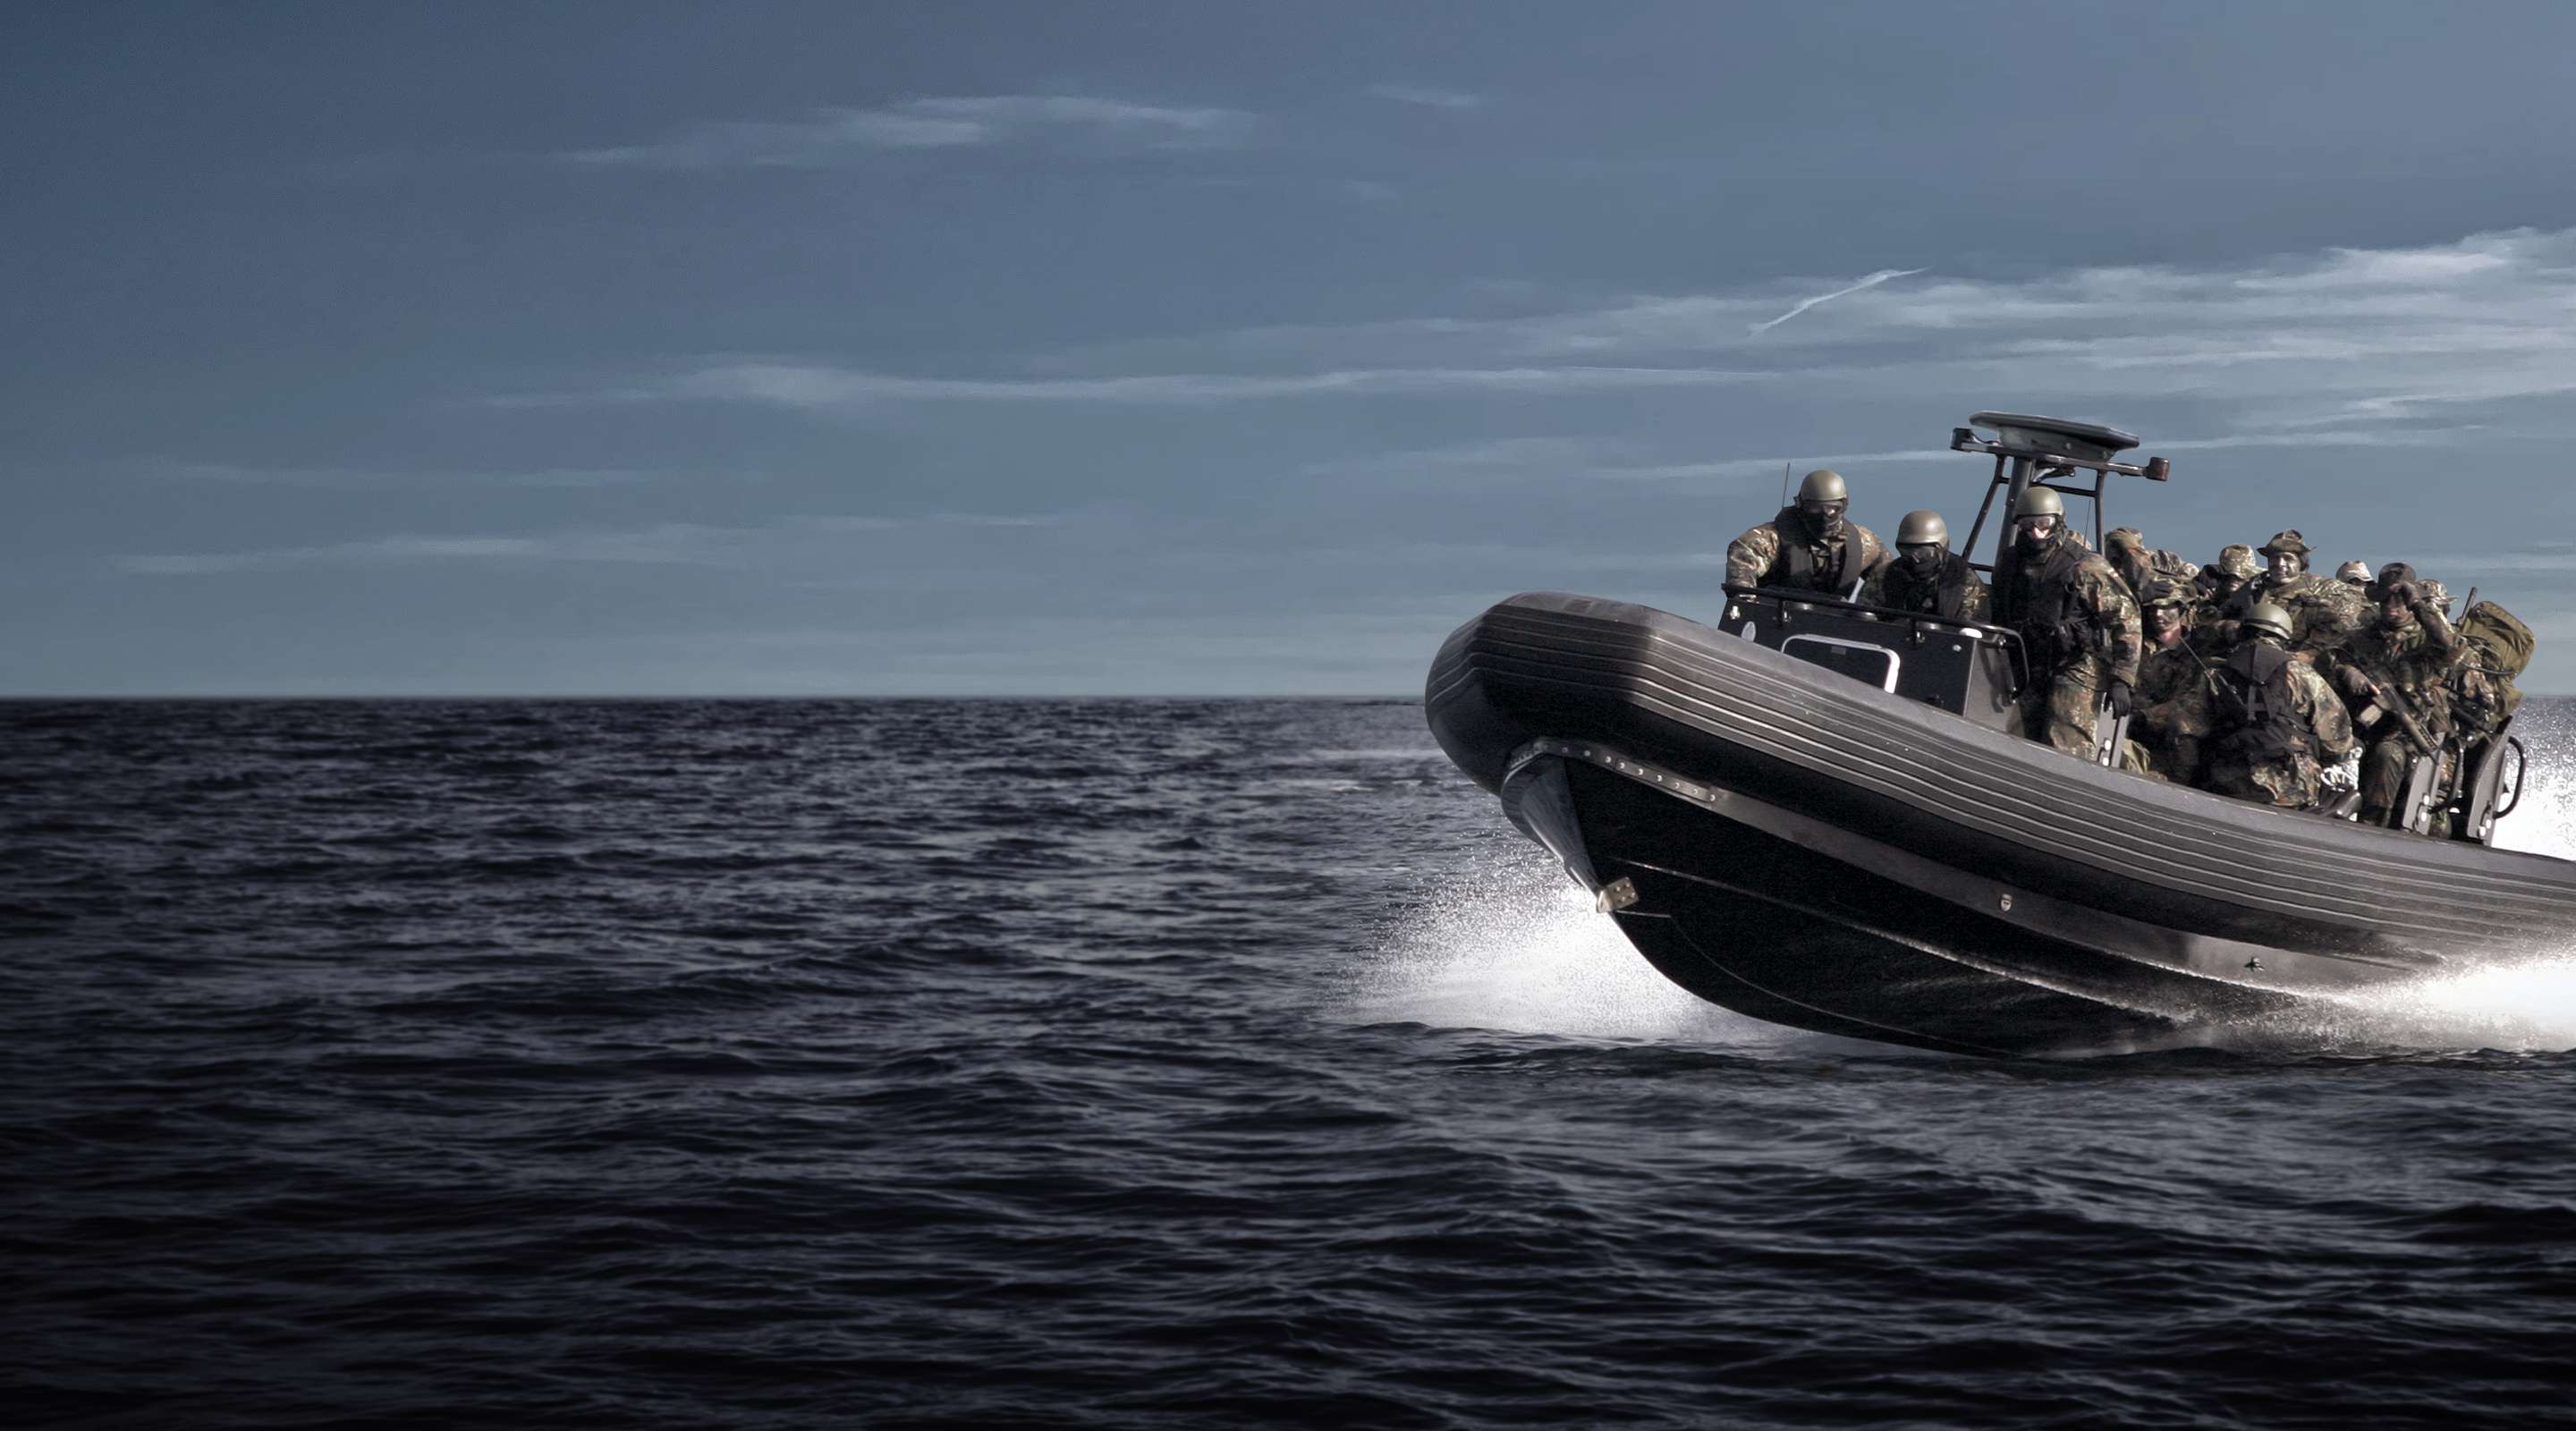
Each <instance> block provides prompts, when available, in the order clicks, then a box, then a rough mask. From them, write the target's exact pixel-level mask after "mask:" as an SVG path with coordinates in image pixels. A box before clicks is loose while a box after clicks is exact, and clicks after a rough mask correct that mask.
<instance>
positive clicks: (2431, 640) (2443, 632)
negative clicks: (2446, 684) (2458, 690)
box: [2415, 593, 2460, 661]
mask: <svg viewBox="0 0 2576 1431" xmlns="http://www.w3.org/2000/svg"><path fill="white" fill-rule="evenodd" d="M2415 619H2416V620H2417V621H2419V622H2421V623H2423V626H2424V644H2425V645H2426V646H2427V647H2429V648H2431V649H2432V650H2434V651H2436V652H2439V653H2440V654H2441V657H2442V659H2443V660H2444V661H2449V660H2451V659H2452V658H2454V657H2456V656H2458V655H2459V654H2460V633H2459V631H2458V630H2457V629H2455V628H2454V627H2453V626H2452V625H2451V618H2449V617H2447V616H2445V615H2443V614H2442V608H2441V607H2439V606H2436V605H2434V604H2433V598H2431V597H2429V596H2425V595H2422V594H2421V593H2418V594H2417V595H2416V597H2415Z"/></svg>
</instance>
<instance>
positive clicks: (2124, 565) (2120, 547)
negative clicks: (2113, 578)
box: [2102, 527, 2200, 596]
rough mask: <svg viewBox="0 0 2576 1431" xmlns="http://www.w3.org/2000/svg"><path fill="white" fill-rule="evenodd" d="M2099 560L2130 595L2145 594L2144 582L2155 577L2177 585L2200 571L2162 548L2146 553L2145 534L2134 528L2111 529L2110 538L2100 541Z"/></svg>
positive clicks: (2175, 553) (2178, 553)
mask: <svg viewBox="0 0 2576 1431" xmlns="http://www.w3.org/2000/svg"><path fill="white" fill-rule="evenodd" d="M2102 557H2103V560H2105V561H2108V562H2109V563H2111V570H2113V571H2116V572H2118V573H2119V574H2120V580H2122V581H2125V582H2127V583H2128V584H2129V594H2130V595H2132V596H2143V595H2145V594H2146V590H2147V583H2148V582H2149V581H2150V580H2152V579H2154V578H2156V577H2159V576H2169V577H2172V578H2173V579H2174V580H2175V581H2178V582H2180V581H2189V580H2191V579H2192V578H2194V577H2196V576H2198V575H2200V568H2199V567H2197V566H2195V565H2193V564H2192V563H2190V562H2188V561H2185V560H2184V559H2183V556H2182V553H2180V552H2169V551H2166V550H2165V549H2163V548H2162V547H2158V548H2156V549H2154V550H2152V551H2150V550H2149V549H2148V547H2147V538H2146V535H2145V534H2144V533H2142V532H2140V531H2139V530H2138V529H2137V528H2135V527H2113V528H2112V529H2111V535H2109V536H2107V537H2104V538H2103V539H2102Z"/></svg>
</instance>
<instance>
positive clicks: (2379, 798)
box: [2335, 562, 2460, 825]
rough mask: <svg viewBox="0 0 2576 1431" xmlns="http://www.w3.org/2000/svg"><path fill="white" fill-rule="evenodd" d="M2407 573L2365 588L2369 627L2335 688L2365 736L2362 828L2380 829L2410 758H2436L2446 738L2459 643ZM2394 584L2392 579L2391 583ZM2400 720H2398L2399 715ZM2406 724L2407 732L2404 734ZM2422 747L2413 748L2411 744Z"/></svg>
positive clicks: (2399, 567) (2346, 654) (2399, 570)
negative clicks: (2373, 604)
mask: <svg viewBox="0 0 2576 1431" xmlns="http://www.w3.org/2000/svg"><path fill="white" fill-rule="evenodd" d="M2414 574H2415V573H2414V569H2413V568H2411V567H2408V566H2406V565H2405V564H2404V563H2402V562H2391V563H2389V565H2388V567H2387V569H2386V570H2385V571H2383V572H2382V573H2381V577H2382V579H2381V580H2380V581H2376V582H2373V583H2371V585H2370V588H2369V595H2370V596H2371V597H2372V599H2374V600H2375V601H2377V602H2378V614H2377V615H2376V616H2375V617H2374V618H2373V619H2372V620H2371V622H2370V624H2369V625H2367V626H2364V627H2363V628H2362V629H2360V630H2359V631H2356V632H2354V633H2353V636H2352V640H2351V641H2349V642H2347V643H2346V644H2345V646H2344V650H2343V655H2342V659H2341V661H2340V663H2339V665H2338V666H2337V668H2336V671H2335V684H2336V685H2337V686H2339V687H2341V688H2342V690H2343V695H2344V700H2345V702H2346V703H2347V704H2349V705H2350V706H2351V708H2352V712H2353V723H2354V724H2355V725H2357V726H2359V727H2360V728H2361V729H2362V730H2363V731H2364V732H2366V733H2367V735H2368V738H2369V740H2370V745H2369V748H2368V749H2366V750H2364V751H2363V752H2362V756H2361V810H2360V817H2361V822H2362V823H2363V824H2365V825H2385V824H2387V823H2388V815H2389V811H2390V810H2391V809H2392V808H2394V807H2395V806H2396V804H2397V800H2398V796H2399V793H2400V792H2401V791H2402V790H2403V789H2404V788H2405V785H2406V772H2407V770H2408V768H2409V767H2411V766H2412V765H2413V764H2414V760H2415V757H2416V756H2417V755H2419V754H2420V755H2430V756H2435V757H2437V758H2438V757H2439V756H2440V755H2441V754H2442V745H2443V741H2444V739H2445V737H2447V736H2449V735H2450V733H2451V701H2450V695H2449V690H2448V686H2449V682H2450V678H2451V669H2452V666H2453V665H2454V663H2456V662H2457V661H2458V659H2459V655H2460V638H2459V636H2458V635H2457V634H2456V633H2454V632H2453V631H2452V629H2451V623H2450V621H2449V620H2448V619H2447V618H2445V617H2444V616H2443V615H2442V609H2441V608H2440V607H2438V606H2436V605H2434V604H2433V602H2432V601H2431V599H2430V598H2428V597H2426V596H2425V595H2424V594H2423V590H2422V589H2421V588H2420V587H2418V586H2417V585H2416V584H2415V582H2414V580H2413V577H2414ZM2392 578H2393V579H2392ZM2401 711H2402V712H2403V717H2402V718H2401V716H2400V714H2399V713H2400V712H2401ZM2408 720H2411V721H2412V722H2413V724H2414V727H2415V728H2414V730H2413V731H2412V732H2409V731H2408V730H2407V729H2406V724H2407V721H2408ZM2419 737H2420V738H2421V740H2422V741H2423V742H2424V744H2423V745H2422V746H2420V747H2419V745H2418V743H2417V741H2418V738H2419Z"/></svg>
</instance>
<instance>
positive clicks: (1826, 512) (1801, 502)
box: [1726, 467, 1890, 596]
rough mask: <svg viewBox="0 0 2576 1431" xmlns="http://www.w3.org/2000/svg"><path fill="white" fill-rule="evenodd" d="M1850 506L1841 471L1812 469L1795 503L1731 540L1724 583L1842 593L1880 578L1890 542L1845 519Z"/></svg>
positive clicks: (1728, 544) (1728, 547)
mask: <svg viewBox="0 0 2576 1431" xmlns="http://www.w3.org/2000/svg"><path fill="white" fill-rule="evenodd" d="M1850 506H1851V492H1850V490H1849V489H1848V488H1847V487H1845V486H1844V485H1843V477H1842V474H1841V473H1839V472H1835V471H1832V470H1831V469H1829V468H1823V467H1819V468H1817V469H1816V470H1815V471H1813V472H1810V473H1808V474H1807V478H1806V480H1805V481H1803V482H1800V483H1799V484H1798V500H1797V502H1796V504H1795V505H1792V506H1787V507H1783V508H1781V509H1780V515H1778V516H1776V517H1773V518H1772V519H1771V520H1769V521H1767V522H1764V523H1763V524H1762V525H1760V526H1758V527H1755V528H1754V529H1753V530H1751V531H1749V532H1746V533H1745V534H1744V535H1742V536H1740V537H1737V538H1736V539H1735V540H1734V541H1731V542H1729V543H1727V545H1726V584H1727V585H1728V586H1731V587H1743V586H1770V587H1786V588H1789V589H1791V590H1795V591H1817V592H1827V593H1830V594H1832V595H1835V596H1841V595H1844V594H1845V593H1848V592H1850V591H1852V590H1854V589H1855V588H1856V587H1857V586H1859V585H1860V584H1861V583H1863V582H1865V581H1868V580H1871V579H1874V578H1876V577H1877V576H1878V574H1879V573H1880V572H1881V571H1883V570H1884V569H1885V568H1886V566H1887V564H1888V561H1889V559H1890V558H1889V556H1888V551H1887V544H1886V543H1885V542H1882V541H1880V540H1879V539H1878V534H1877V533H1876V532H1873V531H1871V530H1870V529H1869V528H1867V527H1864V526H1862V525H1861V524H1860V523H1858V522H1850V521H1845V520H1844V519H1843V513H1844V511H1845V510H1846V509H1847V508H1849V507H1850Z"/></svg>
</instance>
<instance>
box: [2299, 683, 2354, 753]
mask: <svg viewBox="0 0 2576 1431" xmlns="http://www.w3.org/2000/svg"><path fill="white" fill-rule="evenodd" d="M2308 679H2309V680H2310V681H2313V682H2315V686H2314V689H2313V692H2312V694H2313V695H2314V696H2315V698H2316V699H2315V700H2314V701H2313V702H2312V704H2313V705H2314V707H2315V709H2314V710H2313V711H2311V712H2310V713H2309V717H2308V721H2309V728H2310V729H2312V730H2314V731H2315V732H2316V733H2317V758H2318V759H2320V760H2324V761H2327V762H2328V763H2332V762H2334V761H2338V760H2341V759H2343V758H2344V757H2345V756H2347V755H2350V754H2352V750H2353V744H2354V741H2353V738H2352V717H2351V716H2349V715H2346V714H2345V713H2344V709H2343V702H2341V701H2339V700H2336V699H2335V695H2334V692H2333V691H2331V690H2329V689H2327V688H2326V683H2325V682H2324V681H2323V680H2320V679H2318V677H2317V675H2316V673H2315V672H2313V671H2311V672H2309V673H2308Z"/></svg>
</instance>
